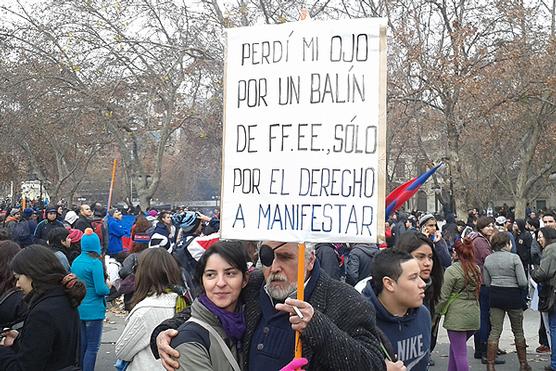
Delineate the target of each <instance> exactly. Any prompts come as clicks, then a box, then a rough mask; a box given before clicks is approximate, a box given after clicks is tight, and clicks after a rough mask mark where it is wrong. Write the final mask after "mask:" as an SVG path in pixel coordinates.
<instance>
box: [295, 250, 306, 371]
mask: <svg viewBox="0 0 556 371" xmlns="http://www.w3.org/2000/svg"><path fill="white" fill-rule="evenodd" d="M297 300H301V301H304V300H305V243H304V242H301V243H300V244H298V249H297ZM302 354H303V346H302V344H301V332H299V331H296V332H295V358H301V357H302ZM298 370H300V369H298Z"/></svg>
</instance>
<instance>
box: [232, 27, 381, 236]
mask: <svg viewBox="0 0 556 371" xmlns="http://www.w3.org/2000/svg"><path fill="white" fill-rule="evenodd" d="M385 24H386V22H385V20H383V19H355V20H344V21H326V22H320V21H304V22H294V23H287V24H282V25H264V26H257V27H248V28H234V29H229V30H228V31H227V32H228V35H227V48H226V67H225V97H224V106H225V108H224V110H225V112H224V143H223V154H222V170H223V176H222V196H221V199H222V203H221V207H222V213H221V232H222V237H223V238H228V239H245V240H276V241H289V242H325V241H326V242H376V241H377V238H379V237H380V238H383V237H382V236H383V234H384V232H383V231H384V202H385V201H384V200H385V182H384V174H385V166H386V165H385V161H386V152H385V137H386V113H385V111H386V31H385V30H386V26H385Z"/></svg>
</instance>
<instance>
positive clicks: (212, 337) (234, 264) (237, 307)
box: [172, 241, 248, 371]
mask: <svg viewBox="0 0 556 371" xmlns="http://www.w3.org/2000/svg"><path fill="white" fill-rule="evenodd" d="M247 259H248V258H247V254H246V252H245V250H244V248H243V246H242V244H241V242H239V241H219V242H217V243H215V244H214V245H212V246H211V247H209V248H208V250H207V251H206V253H205V254H204V255H203V256H202V257H201V259H200V260H199V264H198V265H197V271H196V275H195V279H196V280H197V283H198V284H199V286H200V287H201V288H202V290H203V294H202V295H200V296H199V297H198V298H197V299H195V301H194V302H193V304H192V306H191V319H190V320H189V321H187V322H185V323H184V324H183V325H182V326H181V327H180V328H179V329H178V335H177V336H176V337H175V338H174V339H173V341H172V347H173V348H175V349H177V350H178V351H179V353H180V358H179V364H180V370H181V369H183V370H188V371H189V370H191V371H193V370H195V371H198V370H205V371H206V370H218V371H231V370H237V369H239V365H240V364H242V361H241V360H240V356H241V354H242V352H241V339H242V337H243V334H244V333H245V329H246V323H245V316H244V313H243V310H242V305H241V302H240V299H239V297H240V293H241V290H242V289H243V288H244V287H245V285H247V280H248V273H247ZM199 339H208V342H206V343H205V342H199Z"/></svg>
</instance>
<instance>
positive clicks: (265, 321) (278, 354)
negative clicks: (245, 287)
mask: <svg viewBox="0 0 556 371" xmlns="http://www.w3.org/2000/svg"><path fill="white" fill-rule="evenodd" d="M315 265H316V266H317V267H316V269H313V273H312V274H311V278H310V279H309V282H308V283H307V286H306V287H305V300H306V301H309V300H310V299H311V294H312V293H313V291H314V290H315V287H316V285H317V281H318V279H319V276H320V270H319V267H318V263H315ZM260 290H261V291H260V295H259V303H260V305H261V320H260V322H259V324H258V325H257V328H256V329H255V332H254V334H253V337H252V338H251V346H250V349H249V369H250V370H279V369H281V368H282V367H284V366H285V365H286V364H288V363H289V362H290V361H291V360H292V358H293V357H292V356H291V355H292V354H294V350H295V333H294V332H293V331H292V328H291V323H290V316H289V315H288V314H287V313H285V312H279V311H277V310H276V309H275V308H274V305H275V304H276V303H277V302H274V301H273V300H272V299H271V298H270V296H269V295H268V294H267V292H266V290H265V286H264V285H263V286H262V287H261V289H260ZM293 297H295V296H293ZM284 355H285V357H284Z"/></svg>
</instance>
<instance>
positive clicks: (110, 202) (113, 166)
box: [107, 159, 118, 210]
mask: <svg viewBox="0 0 556 371" xmlns="http://www.w3.org/2000/svg"><path fill="white" fill-rule="evenodd" d="M117 163H118V160H116V159H114V164H113V165H112V180H111V181H110V191H108V207H107V209H108V210H110V206H112V191H113V190H114V180H115V178H116V164H117Z"/></svg>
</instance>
